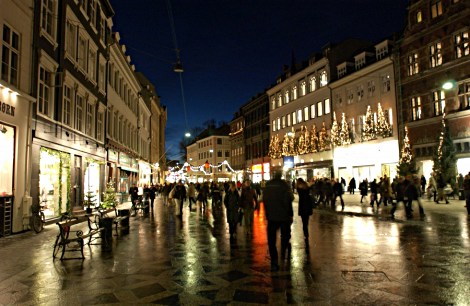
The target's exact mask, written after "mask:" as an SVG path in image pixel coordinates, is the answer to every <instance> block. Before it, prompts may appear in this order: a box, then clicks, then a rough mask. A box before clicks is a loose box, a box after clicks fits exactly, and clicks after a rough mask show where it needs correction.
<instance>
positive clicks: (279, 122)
mask: <svg viewBox="0 0 470 306" xmlns="http://www.w3.org/2000/svg"><path fill="white" fill-rule="evenodd" d="M276 127H277V130H278V131H279V130H280V129H281V118H279V117H278V118H277V119H276Z"/></svg>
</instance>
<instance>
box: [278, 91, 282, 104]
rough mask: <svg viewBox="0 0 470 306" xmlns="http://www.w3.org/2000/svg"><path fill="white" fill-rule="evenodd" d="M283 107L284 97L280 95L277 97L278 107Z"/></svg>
mask: <svg viewBox="0 0 470 306" xmlns="http://www.w3.org/2000/svg"><path fill="white" fill-rule="evenodd" d="M281 106H282V95H281V94H280V93H279V94H278V95H277V107H281Z"/></svg>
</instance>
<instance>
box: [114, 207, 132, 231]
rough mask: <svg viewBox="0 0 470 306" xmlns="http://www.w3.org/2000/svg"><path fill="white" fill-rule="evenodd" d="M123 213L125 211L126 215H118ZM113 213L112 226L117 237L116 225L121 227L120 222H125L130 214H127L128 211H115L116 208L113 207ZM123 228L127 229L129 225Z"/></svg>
mask: <svg viewBox="0 0 470 306" xmlns="http://www.w3.org/2000/svg"><path fill="white" fill-rule="evenodd" d="M124 211H127V215H126V214H120V213H119V212H124ZM114 213H115V217H114V219H113V224H114V228H115V229H116V235H118V225H122V221H125V220H128V219H129V214H130V212H129V210H117V208H116V207H114ZM123 228H126V229H128V228H129V224H127V226H126V227H123Z"/></svg>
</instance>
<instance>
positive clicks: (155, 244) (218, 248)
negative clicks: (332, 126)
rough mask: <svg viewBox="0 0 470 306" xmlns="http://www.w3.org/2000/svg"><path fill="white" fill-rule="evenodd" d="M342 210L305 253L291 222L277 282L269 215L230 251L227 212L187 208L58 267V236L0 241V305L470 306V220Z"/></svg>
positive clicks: (50, 230) (48, 233)
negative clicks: (271, 257)
mask: <svg viewBox="0 0 470 306" xmlns="http://www.w3.org/2000/svg"><path fill="white" fill-rule="evenodd" d="M345 200H346V203H347V204H346V206H347V209H345V211H344V212H335V211H333V210H331V209H329V208H323V209H316V210H315V211H314V214H313V216H312V218H311V220H310V240H309V241H308V244H306V243H305V241H304V239H303V233H302V224H301V223H302V222H301V220H300V217H297V216H296V217H295V218H294V223H293V226H292V245H293V248H292V254H291V256H290V257H289V258H287V259H286V260H284V261H283V262H282V264H281V270H280V271H279V272H270V262H269V253H268V248H267V239H266V220H265V216H264V211H263V209H261V210H260V211H259V212H256V213H255V218H254V228H253V233H252V234H251V235H246V234H245V232H244V230H243V227H238V230H237V236H236V239H235V240H234V241H230V240H229V239H228V237H229V235H228V227H227V224H226V222H225V211H224V209H217V208H214V209H212V208H211V206H210V205H209V207H208V209H206V210H202V209H201V208H200V206H198V207H197V208H193V211H192V212H189V210H188V208H187V207H185V209H184V213H183V216H182V218H179V217H178V216H175V214H174V208H173V207H171V206H170V207H168V206H164V205H163V204H162V202H161V201H160V199H158V200H157V201H156V204H155V206H156V209H155V211H154V212H152V214H151V215H149V216H141V215H138V216H136V217H132V218H131V220H130V230H129V232H128V233H127V234H126V233H123V232H120V233H119V234H120V235H119V236H113V242H112V250H111V251H110V252H106V250H104V249H102V248H101V246H99V245H93V246H90V247H88V246H87V247H86V248H85V257H86V259H85V260H83V261H82V260H65V261H60V260H52V245H53V243H54V240H55V237H56V234H57V229H56V226H55V225H49V226H47V227H46V229H45V231H44V232H42V233H40V234H33V233H31V232H27V233H23V234H19V235H14V236H10V237H6V238H1V239H0V258H1V261H2V263H1V265H0V304H1V305H12V304H15V305H41V304H47V305H98V304H121V305H122V304H125V305H126V304H146V303H148V304H160V305H227V304H239V305H244V304H248V303H249V304H255V305H256V304H281V305H282V304H304V305H305V304H320V305H323V304H331V305H338V304H353V305H356V304H359V305H403V304H433V305H435V304H455V305H465V304H466V303H468V301H469V300H470V272H469V271H470V269H469V268H468V267H469V264H470V250H469V225H468V224H469V223H468V220H469V219H468V218H467V216H466V214H465V213H462V212H461V211H460V210H457V209H454V210H452V208H442V209H441V208H434V207H431V206H429V205H431V204H428V203H425V204H426V205H427V206H426V205H425V209H427V208H429V209H427V211H426V219H425V220H420V219H419V218H414V219H413V220H406V219H405V218H403V215H402V212H401V211H400V210H399V211H397V213H396V220H391V219H390V218H389V217H388V213H389V211H387V210H389V207H388V208H380V209H379V210H378V211H374V210H372V209H371V208H370V207H367V206H366V205H360V204H357V203H356V202H355V201H356V199H355V198H352V197H350V198H349V199H348V197H345ZM348 201H349V204H348ZM457 203H458V204H457ZM294 204H295V205H294V206H296V203H294ZM454 205H461V202H454ZM416 211H417V209H416Z"/></svg>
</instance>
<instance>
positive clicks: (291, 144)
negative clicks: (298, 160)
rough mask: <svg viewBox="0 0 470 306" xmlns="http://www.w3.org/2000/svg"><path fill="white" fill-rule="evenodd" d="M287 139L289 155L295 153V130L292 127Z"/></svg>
mask: <svg viewBox="0 0 470 306" xmlns="http://www.w3.org/2000/svg"><path fill="white" fill-rule="evenodd" d="M288 139H289V156H293V155H297V142H296V138H295V130H294V128H293V127H292V132H291V135H290V137H289V138H288Z"/></svg>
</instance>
